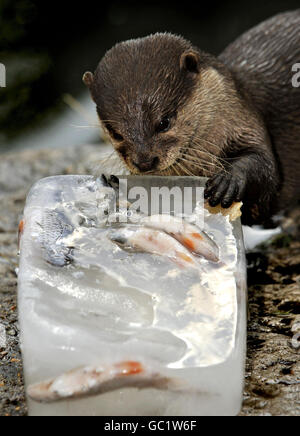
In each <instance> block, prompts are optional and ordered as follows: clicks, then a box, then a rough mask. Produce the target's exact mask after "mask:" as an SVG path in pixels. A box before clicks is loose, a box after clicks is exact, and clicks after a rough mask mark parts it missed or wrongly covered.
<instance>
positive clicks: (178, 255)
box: [110, 226, 198, 268]
mask: <svg viewBox="0 0 300 436" xmlns="http://www.w3.org/2000/svg"><path fill="white" fill-rule="evenodd" d="M110 239H111V240H112V241H113V242H115V243H116V244H118V245H119V246H120V247H121V248H123V249H125V250H129V251H142V252H147V253H151V254H156V255H159V256H164V257H168V258H169V259H170V260H172V261H173V262H175V263H176V264H177V265H179V266H181V267H194V268H197V267H198V264H197V262H196V260H195V258H194V256H193V255H192V254H191V253H190V252H189V251H188V250H187V249H186V248H185V247H184V246H183V245H182V244H181V243H179V242H178V241H177V240H176V239H174V238H172V236H170V235H168V234H167V233H165V232H162V231H160V230H154V229H150V228H147V227H133V226H132V227H129V228H121V229H118V230H116V231H114V232H112V233H111V234H110Z"/></svg>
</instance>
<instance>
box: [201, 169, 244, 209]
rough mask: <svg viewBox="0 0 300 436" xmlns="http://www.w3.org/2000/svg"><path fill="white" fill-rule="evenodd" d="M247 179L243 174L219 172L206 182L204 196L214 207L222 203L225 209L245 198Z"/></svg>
mask: <svg viewBox="0 0 300 436" xmlns="http://www.w3.org/2000/svg"><path fill="white" fill-rule="evenodd" d="M245 188H246V180H245V177H244V176H242V175H239V176H238V175H232V174H218V175H216V176H215V177H213V178H212V179H210V180H208V182H207V183H206V189H205V192H204V198H205V199H209V204H210V206H212V207H215V206H217V205H218V204H220V203H221V206H222V207H223V208H225V209H227V208H229V207H230V206H231V205H232V204H233V203H234V202H236V201H237V202H239V201H241V200H242V199H243V196H244V193H245Z"/></svg>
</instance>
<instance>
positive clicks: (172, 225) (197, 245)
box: [141, 215, 220, 262]
mask: <svg viewBox="0 0 300 436" xmlns="http://www.w3.org/2000/svg"><path fill="white" fill-rule="evenodd" d="M141 224H143V225H144V226H146V227H149V228H151V229H156V230H162V231H164V232H166V233H168V234H169V235H171V236H173V238H175V239H177V241H179V242H180V243H181V244H182V245H184V246H185V247H186V248H187V249H188V250H189V251H190V252H192V253H193V254H195V255H197V256H203V257H205V258H206V259H208V260H210V261H212V262H219V260H220V259H219V247H218V246H217V244H216V243H215V242H214V241H213V240H212V239H211V238H210V237H209V236H208V235H207V234H206V233H205V232H203V231H201V230H200V229H199V228H198V227H197V226H196V225H194V224H190V223H188V222H187V221H185V220H184V219H182V218H179V217H174V216H171V215H152V216H149V217H145V218H142V220H141Z"/></svg>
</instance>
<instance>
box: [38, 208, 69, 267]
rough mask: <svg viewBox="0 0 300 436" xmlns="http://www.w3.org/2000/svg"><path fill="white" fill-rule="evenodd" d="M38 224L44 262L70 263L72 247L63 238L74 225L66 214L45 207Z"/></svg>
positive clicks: (52, 263)
mask: <svg viewBox="0 0 300 436" xmlns="http://www.w3.org/2000/svg"><path fill="white" fill-rule="evenodd" d="M38 224H39V226H40V228H41V234H40V239H41V246H42V247H43V249H44V252H43V257H44V259H45V260H46V262H47V263H49V264H51V265H53V266H57V267H63V266H66V265H68V264H70V263H71V262H72V260H73V257H72V253H73V247H68V246H66V245H65V244H64V238H66V237H67V236H69V235H70V234H72V233H73V232H74V226H73V225H72V223H71V222H70V221H69V219H68V218H67V216H66V214H65V213H64V212H63V211H60V210H52V209H50V210H49V209H45V210H44V212H43V217H42V220H41V223H38Z"/></svg>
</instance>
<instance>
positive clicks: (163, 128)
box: [156, 117, 171, 133]
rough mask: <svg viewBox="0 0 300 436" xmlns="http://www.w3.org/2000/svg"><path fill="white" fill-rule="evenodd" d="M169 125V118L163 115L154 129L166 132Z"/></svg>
mask: <svg viewBox="0 0 300 436" xmlns="http://www.w3.org/2000/svg"><path fill="white" fill-rule="evenodd" d="M170 127H171V119H170V118H169V117H164V118H163V119H162V120H161V121H160V123H159V124H158V125H157V127H156V131H157V132H159V133H162V132H167V131H168V130H169V129H170Z"/></svg>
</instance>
